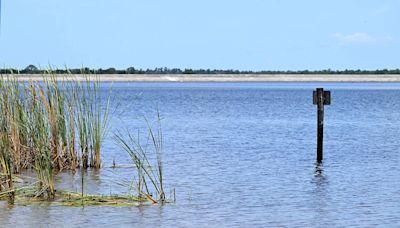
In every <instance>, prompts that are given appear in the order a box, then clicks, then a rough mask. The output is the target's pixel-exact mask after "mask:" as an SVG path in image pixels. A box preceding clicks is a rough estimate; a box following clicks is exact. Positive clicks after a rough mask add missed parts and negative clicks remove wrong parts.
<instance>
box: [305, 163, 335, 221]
mask: <svg viewBox="0 0 400 228" xmlns="http://www.w3.org/2000/svg"><path fill="white" fill-rule="evenodd" d="M312 184H313V188H312V191H311V196H310V197H311V199H312V204H311V205H312V209H313V210H314V221H315V223H316V224H315V225H318V226H324V225H332V224H330V223H327V222H328V221H329V219H328V218H330V215H329V214H330V212H329V209H328V208H329V201H330V195H329V182H328V178H327V176H326V174H325V173H324V166H323V163H322V162H316V163H315V168H314V176H313V179H312ZM330 222H331V221H330Z"/></svg>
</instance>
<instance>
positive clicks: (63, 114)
mask: <svg viewBox="0 0 400 228" xmlns="http://www.w3.org/2000/svg"><path fill="white" fill-rule="evenodd" d="M94 79H95V78H89V77H88V78H87V79H86V81H84V82H80V81H79V80H75V79H73V78H72V76H66V77H64V78H58V77H57V76H56V75H55V74H53V72H52V71H51V70H49V71H48V72H47V74H44V75H43V76H42V80H41V81H40V82H33V81H30V82H19V81H17V80H16V79H15V77H14V76H13V75H8V76H3V75H0V124H1V126H0V151H1V154H0V160H1V167H0V168H1V170H2V171H1V172H2V173H3V174H2V178H3V177H6V178H11V176H10V175H12V173H18V172H20V170H21V169H28V168H33V169H34V170H35V171H36V173H37V177H38V180H39V183H40V184H39V191H38V194H39V195H47V196H50V197H51V196H53V195H54V191H55V190H54V177H53V176H54V174H55V173H56V172H59V171H61V170H63V169H70V170H75V169H76V168H77V167H79V166H82V167H84V168H87V167H89V166H91V167H96V168H99V167H100V164H101V161H100V157H101V156H100V153H101V142H102V140H103V137H104V135H105V133H106V128H107V127H108V125H107V123H108V115H109V114H108V107H109V103H110V96H109V97H108V99H107V102H106V105H105V106H103V103H102V102H103V101H102V100H101V99H100V86H99V81H98V79H96V80H94ZM77 144H79V146H80V148H81V152H80V153H81V154H80V158H79V157H78V152H77V150H76V149H77ZM89 162H90V164H89ZM9 173H11V174H9ZM3 179H4V178H3ZM1 183H2V182H1ZM4 183H6V182H4ZM7 183H9V184H10V185H12V181H8V182H7ZM3 185H4V184H2V185H0V186H1V187H0V188H3ZM9 187H10V186H8V187H7V188H9ZM4 188H6V186H5V185H4Z"/></svg>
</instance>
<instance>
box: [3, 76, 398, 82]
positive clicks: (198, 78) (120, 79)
mask: <svg viewBox="0 0 400 228" xmlns="http://www.w3.org/2000/svg"><path fill="white" fill-rule="evenodd" d="M1 76H3V77H9V78H13V79H14V80H16V81H21V82H29V81H36V82H37V81H43V74H2V75H1ZM53 76H54V78H55V79H56V80H57V81H86V78H87V75H83V74H55V75H53ZM91 76H92V75H91ZM93 76H94V75H93ZM96 77H97V79H96V80H98V81H99V82H400V74H100V75H96Z"/></svg>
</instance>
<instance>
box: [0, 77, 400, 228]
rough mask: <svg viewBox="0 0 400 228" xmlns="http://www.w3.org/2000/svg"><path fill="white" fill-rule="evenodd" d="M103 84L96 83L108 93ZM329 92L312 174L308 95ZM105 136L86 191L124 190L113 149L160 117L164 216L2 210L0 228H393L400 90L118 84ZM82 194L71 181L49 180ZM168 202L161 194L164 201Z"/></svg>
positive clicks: (150, 209)
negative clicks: (120, 135) (116, 136)
mask: <svg viewBox="0 0 400 228" xmlns="http://www.w3.org/2000/svg"><path fill="white" fill-rule="evenodd" d="M109 85H110V84H108V83H103V88H104V94H106V93H108V91H109V90H108V86H109ZM321 85H322V86H324V88H325V89H330V90H331V91H332V105H330V106H327V107H326V109H325V110H326V111H325V145H324V146H325V153H324V158H325V160H324V163H323V165H322V166H318V167H317V166H316V164H315V162H314V161H315V150H316V148H315V147H316V107H315V106H313V104H312V90H313V89H314V88H316V87H317V86H321ZM112 87H113V90H112V94H113V103H112V104H113V110H114V111H113V118H112V120H111V126H112V129H111V130H110V134H109V135H108V137H107V138H106V140H105V142H104V151H103V155H102V160H103V163H104V164H103V167H104V168H102V169H101V170H100V171H93V170H92V171H90V170H89V171H88V172H86V173H85V179H86V182H85V186H84V188H85V191H86V192H90V193H99V194H109V193H121V192H125V191H126V190H127V188H126V186H123V185H120V184H119V183H121V182H126V181H129V178H130V177H131V174H132V173H134V170H133V169H131V168H121V169H112V168H109V167H110V166H111V165H112V161H113V160H115V162H116V163H117V165H118V164H121V165H123V164H129V157H128V156H127V155H126V154H125V152H124V151H122V150H121V149H119V148H118V147H117V146H116V145H115V143H114V142H113V140H112V135H113V132H115V131H117V130H120V131H124V130H126V129H129V130H131V131H132V132H137V131H139V132H141V134H144V129H145V121H144V120H143V116H146V117H147V118H148V119H149V120H155V115H156V109H157V107H158V109H159V111H160V114H161V116H162V118H163V120H162V124H163V133H164V146H165V148H164V149H165V150H164V155H163V159H164V163H165V165H164V166H165V178H166V182H167V189H172V188H176V196H177V202H176V203H175V204H168V205H165V206H142V207H84V208H71V207H62V206H57V205H51V204H37V205H26V206H22V205H17V206H14V207H8V206H7V205H5V204H4V203H3V202H1V203H0V208H1V212H0V226H1V227H9V226H13V227H47V226H48V227H53V226H57V227H60V226H64V227H79V226H102V225H107V226H109V225H118V227H123V226H146V227H217V226H218V227H232V226H241V227H266V226H267V227H268V226H290V227H293V226H300V227H326V226H330V227H335V226H337V227H343V226H345V227H347V226H353V227H370V226H376V225H380V226H383V227H398V226H400V203H399V202H400V178H399V176H400V168H399V165H400V163H399V161H400V159H399V148H400V140H399V138H400V99H399V98H400V84H397V83H390V84H386V83H114V84H113V85H112ZM57 186H58V188H64V189H65V188H67V189H72V190H79V189H80V188H81V187H80V175H79V173H78V174H77V175H75V176H72V175H71V174H69V173H63V174H60V175H59V176H57ZM168 192H169V191H168Z"/></svg>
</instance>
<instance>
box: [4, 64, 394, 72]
mask: <svg viewBox="0 0 400 228" xmlns="http://www.w3.org/2000/svg"><path fill="white" fill-rule="evenodd" d="M49 72H52V73H55V74H400V69H377V70H360V69H357V70H354V69H346V70H331V69H326V70H295V71H293V70H287V71H282V70H261V71H249V70H232V69H226V70H219V69H190V68H186V69H179V68H167V67H160V68H154V69H140V68H135V67H128V68H127V69H116V68H113V67H111V68H107V69H102V68H99V69H92V68H88V67H84V68H75V69H51V70H49V69H41V68H38V67H36V66H35V65H29V66H27V67H25V68H24V69H16V68H2V69H0V74H46V73H49Z"/></svg>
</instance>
